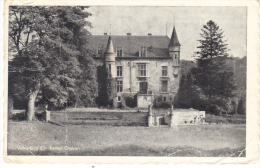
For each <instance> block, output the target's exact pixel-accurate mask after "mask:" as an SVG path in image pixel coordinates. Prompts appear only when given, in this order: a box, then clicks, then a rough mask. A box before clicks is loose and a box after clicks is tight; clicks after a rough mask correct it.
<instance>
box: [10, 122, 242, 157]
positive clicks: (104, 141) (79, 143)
mask: <svg viewBox="0 0 260 168" xmlns="http://www.w3.org/2000/svg"><path fill="white" fill-rule="evenodd" d="M245 145H246V126H245V125H242V124H240V125H230V124H223V125H222V124H221V125H218V124H215V125H194V126H179V127H178V129H174V128H169V127H166V126H162V127H150V128H148V127H116V126H114V127H113V126H90V125H65V126H58V125H54V124H51V123H44V122H41V121H34V122H32V123H27V122H25V121H19V122H14V121H10V122H9V124H8V154H9V155H83V156H84V155H86V156H87V155H88V156H90V155H91V156H100V155H103V156H197V157H201V156H208V157H209V156H216V157H217V156H218V157H223V156H226V157H231V156H233V157H238V156H245V151H244V150H243V149H244V148H245ZM241 151H242V152H241Z"/></svg>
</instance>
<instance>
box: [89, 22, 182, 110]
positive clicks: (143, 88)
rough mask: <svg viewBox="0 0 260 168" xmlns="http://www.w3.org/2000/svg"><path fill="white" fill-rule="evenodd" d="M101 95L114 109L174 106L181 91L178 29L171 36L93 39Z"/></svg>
mask: <svg viewBox="0 0 260 168" xmlns="http://www.w3.org/2000/svg"><path fill="white" fill-rule="evenodd" d="M90 38H91V39H90V44H89V45H90V47H91V48H92V49H93V50H95V51H96V54H95V56H94V58H95V60H96V63H97V75H98V85H99V86H98V87H99V95H98V100H97V102H98V103H99V104H100V105H102V106H105V105H109V106H114V107H120V106H129V107H134V106H138V107H148V105H149V104H152V103H154V102H157V103H160V102H167V103H169V104H170V103H171V102H172V101H173V98H174V96H175V94H176V93H177V91H178V88H179V77H180V76H179V69H180V46H181V45H180V43H179V40H178V37H177V33H176V29H175V27H174V28H173V31H172V35H171V38H169V37H168V36H154V35H152V34H148V35H145V36H134V35H131V33H127V35H122V36H116V35H107V34H106V33H104V35H93V36H91V37H90Z"/></svg>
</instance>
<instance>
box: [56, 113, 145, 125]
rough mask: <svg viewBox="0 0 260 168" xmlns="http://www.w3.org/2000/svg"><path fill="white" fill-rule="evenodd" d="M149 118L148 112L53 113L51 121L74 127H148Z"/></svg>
mask: <svg viewBox="0 0 260 168" xmlns="http://www.w3.org/2000/svg"><path fill="white" fill-rule="evenodd" d="M66 116H67V118H66ZM147 116H148V113H147V112H51V121H52V122H55V123H60V124H74V125H110V126H147V122H148V119H147Z"/></svg>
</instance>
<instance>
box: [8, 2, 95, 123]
mask: <svg viewBox="0 0 260 168" xmlns="http://www.w3.org/2000/svg"><path fill="white" fill-rule="evenodd" d="M85 9H86V7H76V6H75V7H66V6H64V7H50V6H37V7H34V6H30V7H29V6H23V7H17V6H11V7H10V8H9V11H10V12H9V38H10V39H11V43H12V44H13V46H15V47H14V48H13V50H14V51H13V52H14V54H13V55H12V56H13V58H12V59H11V60H10V61H9V62H10V63H9V72H10V73H16V75H15V78H14V80H10V81H12V82H14V83H15V82H19V83H22V85H24V88H25V89H24V92H25V99H26V102H27V110H26V118H27V120H32V119H33V118H34V113H35V102H36V100H37V99H39V98H44V99H46V100H48V101H49V102H50V103H52V104H56V105H64V103H66V102H67V101H68V100H69V97H70V96H75V95H78V94H80V95H82V94H88V92H87V91H83V93H82V92H80V91H79V89H78V88H79V86H78V85H77V81H78V80H82V79H83V78H84V79H86V80H87V82H86V83H91V82H88V80H90V81H95V80H93V78H94V77H93V75H91V74H90V75H86V76H84V77H82V76H81V74H84V72H85V73H88V72H91V71H88V70H89V69H93V68H92V67H91V66H93V64H92V58H91V57H90V56H91V55H90V53H88V52H87V48H86V47H83V46H86V43H87V38H86V36H88V35H89V32H88V31H87V30H86V27H90V26H91V24H90V23H89V22H88V21H86V20H85V19H86V18H87V17H89V16H90V13H88V12H86V10H85ZM80 58H81V60H84V61H82V62H84V63H86V64H85V65H84V68H82V67H83V66H82V65H83V64H82V63H80V62H79V59H80ZM10 73H9V74H10ZM94 74H95V73H94ZM9 76H10V77H11V75H9ZM92 84H94V85H95V82H92ZM13 86H14V85H13ZM91 86H92V85H87V87H91ZM11 89H12V90H14V89H15V88H11ZM86 90H88V89H86ZM90 90H91V89H90ZM94 90H95V88H94ZM39 93H41V97H39V95H40V94H39ZM11 94H12V92H10V93H9V96H12V95H11Z"/></svg>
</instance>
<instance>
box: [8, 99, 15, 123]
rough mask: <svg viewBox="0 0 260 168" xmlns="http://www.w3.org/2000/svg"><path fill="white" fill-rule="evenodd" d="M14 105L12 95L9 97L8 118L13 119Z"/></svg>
mask: <svg viewBox="0 0 260 168" xmlns="http://www.w3.org/2000/svg"><path fill="white" fill-rule="evenodd" d="M13 107H14V101H13V99H12V98H11V97H9V98H8V119H11V118H12V116H13Z"/></svg>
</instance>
